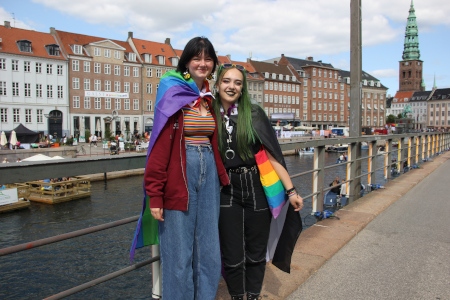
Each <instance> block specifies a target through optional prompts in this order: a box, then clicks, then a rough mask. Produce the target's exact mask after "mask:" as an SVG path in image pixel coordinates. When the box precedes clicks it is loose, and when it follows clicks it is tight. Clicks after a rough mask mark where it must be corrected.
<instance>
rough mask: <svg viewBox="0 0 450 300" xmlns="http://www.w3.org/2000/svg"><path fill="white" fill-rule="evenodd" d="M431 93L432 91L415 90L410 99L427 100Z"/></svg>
mask: <svg viewBox="0 0 450 300" xmlns="http://www.w3.org/2000/svg"><path fill="white" fill-rule="evenodd" d="M430 95H431V91H417V92H414V94H413V95H412V97H411V99H410V100H409V101H415V102H418V101H427V100H428V98H429V97H430Z"/></svg>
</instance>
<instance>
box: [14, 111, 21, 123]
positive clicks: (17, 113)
mask: <svg viewBox="0 0 450 300" xmlns="http://www.w3.org/2000/svg"><path fill="white" fill-rule="evenodd" d="M13 122H14V123H20V108H13Z"/></svg>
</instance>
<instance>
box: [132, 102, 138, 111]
mask: <svg viewBox="0 0 450 300" xmlns="http://www.w3.org/2000/svg"><path fill="white" fill-rule="evenodd" d="M133 110H139V99H133Z"/></svg>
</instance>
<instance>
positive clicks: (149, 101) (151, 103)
mask: <svg viewBox="0 0 450 300" xmlns="http://www.w3.org/2000/svg"><path fill="white" fill-rule="evenodd" d="M152 105H153V101H152V100H147V111H152Z"/></svg>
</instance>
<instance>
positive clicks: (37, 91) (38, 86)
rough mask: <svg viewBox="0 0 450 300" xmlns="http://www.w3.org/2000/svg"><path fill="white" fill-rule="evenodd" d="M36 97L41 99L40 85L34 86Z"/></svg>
mask: <svg viewBox="0 0 450 300" xmlns="http://www.w3.org/2000/svg"><path fill="white" fill-rule="evenodd" d="M36 97H37V98H42V84H39V83H38V84H36Z"/></svg>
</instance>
